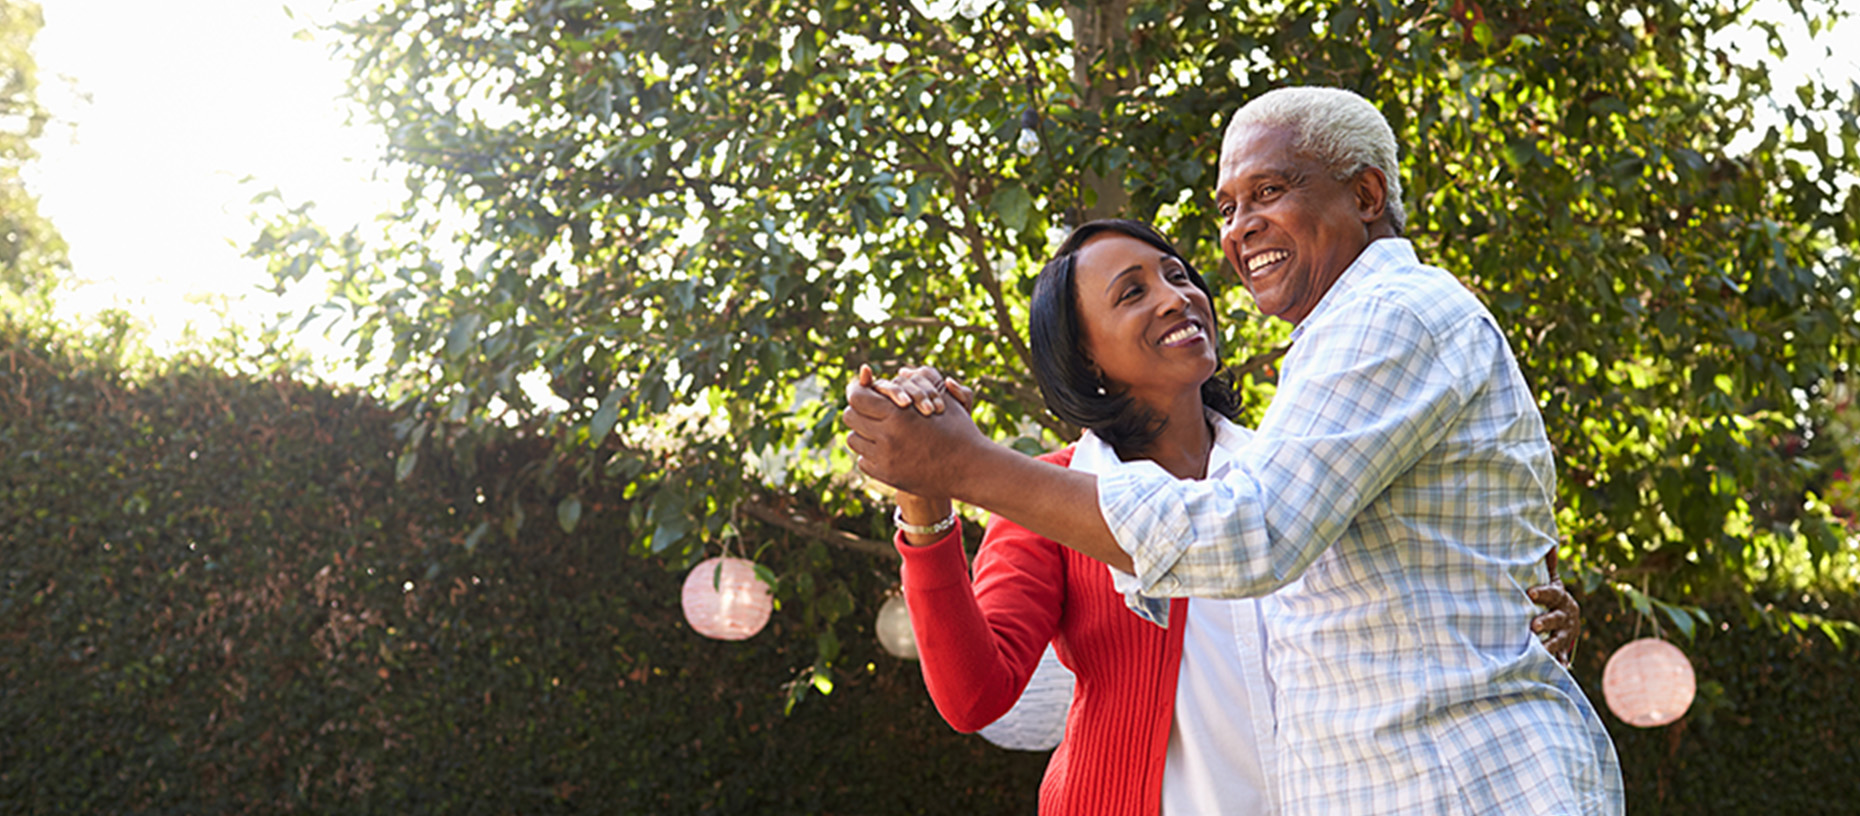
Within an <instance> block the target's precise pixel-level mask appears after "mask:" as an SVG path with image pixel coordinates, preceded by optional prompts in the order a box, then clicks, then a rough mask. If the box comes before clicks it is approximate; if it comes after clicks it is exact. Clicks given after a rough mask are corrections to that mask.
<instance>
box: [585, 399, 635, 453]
mask: <svg viewBox="0 0 1860 816" xmlns="http://www.w3.org/2000/svg"><path fill="white" fill-rule="evenodd" d="M626 393H627V392H626V389H622V388H615V389H613V390H612V391H608V392H607V396H605V397H602V398H601V405H600V407H599V408H598V409H596V410H595V412H594V416H593V417H592V418H590V419H589V420H588V446H589V447H594V448H598V447H600V445H601V442H603V441H605V440H606V439H607V434H608V433H610V432H611V431H613V429H614V423H616V422H618V421H619V418H620V401H621V400H622V399H623V398H625V397H626Z"/></svg>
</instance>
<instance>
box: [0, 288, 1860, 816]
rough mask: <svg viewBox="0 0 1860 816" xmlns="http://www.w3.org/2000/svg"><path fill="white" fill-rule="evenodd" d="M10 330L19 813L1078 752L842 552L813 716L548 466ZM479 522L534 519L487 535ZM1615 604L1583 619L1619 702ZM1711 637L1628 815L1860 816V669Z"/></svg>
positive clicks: (536, 793)
mask: <svg viewBox="0 0 1860 816" xmlns="http://www.w3.org/2000/svg"><path fill="white" fill-rule="evenodd" d="M0 331H4V332H5V336H4V337H0V341H3V342H0V402H4V407H3V408H0V453H3V454H4V455H3V457H0V564H3V566H0V579H3V580H4V586H3V587H0V811H5V812H7V813H64V812H95V813H190V814H191V813H273V812H316V813H375V812H380V813H449V814H450V813H466V814H471V813H500V814H501V813H524V814H535V813H569V812H599V813H640V814H647V813H652V814H658V813H719V814H725V813H839V814H906V813H951V814H957V813H960V814H968V813H1031V812H1033V810H1034V806H1035V798H1036V794H1037V786H1038V781H1039V778H1040V774H1041V770H1042V769H1043V767H1044V765H1045V761H1046V756H1045V755H1044V754H1027V753H1015V752H1008V751H1003V750H1000V749H997V748H995V747H993V746H991V745H989V744H988V743H986V742H985V741H983V740H981V739H979V738H976V737H971V736H962V735H958V734H955V733H953V732H952V731H951V730H950V729H949V728H948V726H946V725H945V724H944V723H943V722H942V721H941V719H940V718H938V717H937V715H936V713H935V711H934V710H933V709H932V707H931V706H930V704H929V701H928V699H927V697H926V695H925V692H924V688H923V682H922V679H921V677H920V675H919V674H918V670H917V667H916V665H915V664H913V663H907V662H904V661H899V660H896V659H894V658H891V657H890V656H888V655H885V654H884V653H883V652H882V651H881V650H880V649H879V648H878V646H877V644H876V642H875V638H874V637H873V634H872V632H871V621H872V619H873V616H874V615H875V614H876V609H877V605H878V604H879V603H880V602H881V601H882V599H883V596H884V591H885V589H886V588H887V587H888V586H889V585H890V584H891V583H892V582H893V581H894V580H895V570H896V568H895V563H894V562H891V561H888V560H885V559H882V558H876V557H869V556H859V555H853V554H850V553H838V554H835V557H833V558H832V559H830V560H831V561H832V563H833V564H836V565H837V566H835V567H832V568H831V571H830V572H829V573H827V574H829V575H831V576H832V580H834V581H839V582H843V584H844V585H845V587H846V588H848V589H849V590H850V595H851V597H853V598H855V599H857V600H856V604H857V606H856V608H855V609H854V610H853V611H852V612H851V613H850V614H848V615H847V616H845V617H844V618H843V619H842V622H841V623H840V624H839V626H838V627H837V630H836V634H837V636H838V637H839V638H840V640H841V642H842V644H841V653H840V654H841V657H840V662H839V664H838V670H837V672H836V675H835V678H836V683H837V685H836V687H835V689H834V691H833V693H832V694H830V695H827V696H819V695H812V696H809V697H808V698H806V699H805V700H804V701H803V702H802V703H801V704H800V705H799V706H797V707H796V708H795V709H794V710H793V712H792V714H784V712H783V709H784V705H785V703H786V701H787V699H788V693H787V690H786V688H785V685H786V684H787V683H788V682H791V681H792V680H793V679H794V678H796V677H798V676H800V675H799V672H800V671H801V670H803V669H805V667H806V666H807V665H808V664H810V663H811V662H812V661H813V659H814V655H815V654H816V653H817V649H816V642H815V638H816V637H817V636H818V634H817V632H815V631H814V630H813V629H812V628H810V627H808V626H805V625H804V624H803V622H802V621H801V620H800V617H801V616H800V615H799V613H798V611H797V608H796V607H797V604H794V603H791V604H790V606H789V608H788V609H786V610H784V611H780V612H777V614H776V616H775V618H774V620H773V622H772V623H771V625H770V627H769V628H768V629H767V630H765V631H764V632H763V633H762V634H760V635H758V636H756V637H755V638H753V639H751V640H749V641H745V642H741V643H721V642H715V641H710V640H706V639H704V638H702V637H699V636H697V635H695V634H694V633H692V632H691V631H690V630H689V629H688V628H687V627H686V626H685V624H684V622H683V617H682V615H681V613H680V611H679V609H678V590H679V585H680V582H681V579H682V570H683V565H682V564H668V563H661V562H656V561H651V560H644V559H641V558H638V557H635V556H632V555H628V554H627V549H628V548H627V543H628V541H629V540H630V539H629V538H628V534H627V532H626V530H625V523H626V520H627V518H628V512H627V508H626V507H625V506H624V505H623V504H622V503H620V502H618V501H617V500H611V501H609V502H606V503H596V504H594V505H593V506H591V507H590V508H588V510H587V512H586V514H585V515H584V517H583V519H582V521H581V525H580V527H579V529H578V530H577V532H576V533H575V534H573V535H566V534H564V533H562V531H561V530H560V529H559V528H558V527H557V526H556V525H554V524H553V523H548V522H549V521H550V520H552V517H551V515H550V508H553V507H554V502H555V500H556V499H557V498H558V497H556V496H545V495H522V496H504V495H501V494H498V493H497V492H496V490H495V489H494V487H495V485H496V484H497V483H498V482H497V481H496V477H497V475H498V474H500V473H510V472H514V470H515V469H518V468H523V467H526V466H530V465H532V464H533V463H535V462H537V461H538V460H539V459H540V458H541V457H543V456H544V455H546V447H545V446H543V445H541V444H539V443H537V442H536V441H535V440H533V439H522V438H512V439H510V440H508V441H507V443H506V444H504V445H503V446H502V447H501V448H499V449H496V450H493V451H489V452H485V453H481V454H480V455H479V456H478V469H477V474H478V475H477V476H475V477H473V478H472V479H466V478H464V477H461V476H459V475H458V474H456V473H452V472H450V471H448V470H447V469H446V466H445V463H444V461H443V460H444V459H445V457H443V456H428V457H425V458H424V459H423V461H422V464H421V468H422V469H421V471H420V472H419V473H418V474H417V475H416V476H415V478H413V479H409V480H406V481H401V482H397V481H396V480H395V474H394V470H395V467H394V464H395V463H394V458H393V457H394V455H395V453H396V452H397V451H398V443H397V441H396V437H395V433H394V423H395V422H396V420H397V419H399V418H398V417H397V416H396V415H394V414H393V413H392V412H390V411H388V410H386V409H384V408H382V407H380V406H378V405H376V404H374V403H373V402H371V401H369V400H367V399H365V398H361V397H357V396H355V395H353V394H346V393H340V392H336V391H332V390H330V389H326V388H321V387H312V386H307V385H303V384H300V383H296V382H290V381H285V380H253V379H247V378H240V377H235V376H228V375H224V374H220V373H217V372H215V371H213V370H211V369H208V368H205V367H191V368H190V367H187V366H177V367H176V368H175V370H173V371H170V372H167V373H163V374H160V375H157V376H151V377H149V378H146V379H145V380H143V381H141V382H140V383H130V382H129V381H127V380H126V379H125V378H124V376H123V375H122V374H121V373H120V372H118V371H115V370H112V368H111V367H110V366H109V365H107V364H99V363H96V362H93V361H90V360H88V359H87V358H86V357H84V356H83V355H81V354H77V353H75V352H72V351H71V350H69V349H67V348H65V347H63V346H61V345H60V344H59V343H58V342H57V341H55V340H52V339H49V338H47V337H45V336H42V335H35V334H33V333H31V332H28V331H23V330H21V329H18V328H13V327H6V326H4V325H0ZM487 485H490V487H487ZM571 487H573V488H575V489H579V490H581V491H582V493H583V495H603V494H604V495H609V496H618V495H619V491H618V489H617V486H606V488H604V489H603V490H589V489H588V486H586V485H572V486H571V485H564V493H565V494H566V492H568V490H569V489H570V488H571ZM481 496H486V497H487V499H486V500H487V501H489V502H508V501H513V500H514V501H522V502H524V503H526V506H529V507H530V508H531V510H530V517H531V518H532V522H531V523H529V524H527V525H525V526H524V527H523V528H522V529H521V530H519V531H518V534H517V535H516V536H514V537H507V536H504V535H502V534H500V533H493V534H491V535H489V536H486V537H484V538H482V539H481V540H479V541H477V542H468V540H467V539H468V536H469V533H470V531H471V530H472V529H473V528H474V527H475V526H476V524H477V515H476V513H477V508H478V506H479V501H480V497H481ZM758 534H768V535H774V534H775V533H774V532H773V531H762V532H759V533H758ZM471 543H475V546H468V544H471ZM821 546H822V545H819V544H808V543H806V542H802V541H794V540H784V541H782V542H781V546H777V547H772V548H770V549H769V550H768V552H767V553H765V555H764V556H763V560H764V562H765V563H768V564H769V565H770V566H771V567H773V568H774V569H775V570H776V571H777V572H782V571H783V569H784V565H789V566H793V565H796V564H797V563H798V562H796V561H795V559H810V560H812V561H814V562H815V563H824V562H825V561H826V560H827V559H825V558H824V554H823V553H822V552H821V551H820V549H819V548H820V547H821ZM1617 607H1618V604H1617V603H1616V602H1615V601H1614V600H1613V599H1610V598H1601V597H1591V598H1588V599H1586V601H1585V608H1586V609H1587V611H1588V616H1589V623H1590V627H1589V634H1588V636H1587V638H1586V639H1585V643H1584V645H1583V647H1582V649H1581V652H1580V653H1579V655H1578V664H1577V671H1578V675H1579V676H1580V677H1582V678H1583V679H1584V680H1585V682H1587V683H1588V684H1589V686H1590V690H1591V694H1592V695H1593V696H1594V699H1596V700H1597V702H1598V704H1599V702H1600V699H1601V698H1600V689H1599V677H1600V673H1601V661H1602V660H1603V659H1604V657H1605V656H1606V653H1607V650H1608V649H1610V648H1612V647H1613V646H1614V645H1615V644H1617V643H1619V642H1622V641H1624V640H1626V639H1627V638H1628V637H1629V636H1630V635H1631V634H1632V630H1633V620H1632V618H1631V615H1630V616H1623V615H1621V614H1620V613H1618V612H1615V611H1613V610H1615V609H1616V608H1617ZM1708 608H1711V607H1708ZM1711 610H1712V612H1713V613H1714V615H1715V617H1716V618H1717V619H1719V620H1728V621H1729V622H1730V625H1729V627H1728V628H1725V629H1716V628H1714V629H1712V630H1710V631H1707V632H1705V633H1703V634H1701V636H1700V640H1699V642H1698V643H1697V644H1682V645H1683V646H1685V648H1686V649H1687V651H1688V652H1689V653H1690V654H1691V655H1692V656H1693V658H1694V663H1695V665H1696V666H1698V667H1699V668H1700V672H1701V679H1702V680H1703V681H1704V682H1705V693H1704V694H1703V695H1702V697H1701V702H1700V704H1699V705H1698V706H1696V707H1695V708H1694V711H1693V713H1692V714H1691V715H1689V716H1688V717H1687V718H1686V719H1685V720H1682V721H1681V723H1680V724H1678V725H1675V726H1672V727H1669V728H1663V729H1654V730H1651V731H1641V730H1639V729H1633V728H1629V727H1626V726H1621V725H1620V724H1619V723H1616V722H1614V721H1613V719H1612V717H1609V718H1608V719H1609V722H1610V727H1611V728H1613V729H1614V730H1615V735H1616V740H1617V743H1618V745H1619V746H1620V748H1621V753H1622V758H1623V765H1624V766H1625V768H1626V769H1627V778H1628V783H1629V787H1630V800H1631V801H1630V812H1633V813H1635V814H1637V816H1639V815H1640V814H1691V813H1725V814H1745V813H1792V814H1803V813H1852V812H1856V811H1857V810H1860V767H1856V764H1855V763H1856V757H1857V756H1860V736H1857V734H1860V729H1856V728H1854V727H1853V726H1854V725H1855V724H1856V723H1860V716H1856V715H1857V714H1860V696H1857V695H1860V691H1856V686H1857V685H1860V684H1856V683H1855V682H1853V681H1854V678H1856V677H1860V672H1856V668H1857V667H1856V665H1855V655H1854V653H1853V652H1852V651H1841V650H1838V649H1835V648H1833V647H1832V646H1831V644H1829V643H1828V642H1827V641H1826V640H1825V639H1822V637H1821V636H1820V635H1814V636H1808V635H1803V634H1800V633H1796V634H1789V635H1779V634H1777V633H1776V632H1774V631H1773V630H1770V629H1766V628H1762V627H1756V626H1752V625H1750V624H1749V623H1747V622H1746V621H1745V618H1744V616H1743V615H1742V614H1741V610H1738V609H1735V608H1711ZM849 622H850V623H849Z"/></svg>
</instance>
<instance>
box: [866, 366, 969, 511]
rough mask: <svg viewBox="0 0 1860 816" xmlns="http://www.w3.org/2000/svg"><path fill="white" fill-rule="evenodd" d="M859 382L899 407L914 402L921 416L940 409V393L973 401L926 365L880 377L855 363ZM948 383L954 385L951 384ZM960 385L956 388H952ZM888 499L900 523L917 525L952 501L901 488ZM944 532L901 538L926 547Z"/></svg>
mask: <svg viewBox="0 0 1860 816" xmlns="http://www.w3.org/2000/svg"><path fill="white" fill-rule="evenodd" d="M859 384H860V385H864V386H869V387H871V388H873V389H874V390H876V391H878V392H879V393H880V394H884V395H885V397H886V398H888V399H890V400H891V401H892V403H893V404H895V405H897V406H898V407H899V408H902V409H907V410H908V409H910V408H911V407H912V406H916V407H917V410H918V411H919V412H921V413H923V414H924V415H925V416H929V415H931V414H939V413H942V412H943V394H944V393H945V389H948V391H947V393H949V394H950V395H951V396H954V397H955V398H956V399H957V400H958V401H959V402H960V403H961V404H962V407H963V408H965V409H966V408H968V407H970V406H971V405H973V404H974V394H972V393H971V392H970V391H969V389H967V388H962V387H961V386H960V385H955V384H954V383H952V382H950V381H949V380H945V379H944V378H943V375H941V374H938V373H937V370H936V369H934V368H931V367H929V366H923V367H921V368H913V367H910V366H906V367H904V368H903V369H902V370H900V371H899V372H898V377H897V379H896V380H880V379H877V378H875V377H873V375H872V369H871V367H870V366H860V367H859ZM951 386H954V387H953V388H952V387H951ZM957 388H960V389H961V390H960V391H957V390H955V389H957ZM892 501H894V502H896V503H897V505H898V516H899V517H900V518H902V519H904V523H906V524H913V525H916V526H919V527H929V526H932V525H935V524H937V523H939V522H941V521H943V520H944V519H947V518H949V517H950V514H951V513H953V512H954V509H953V505H952V504H951V502H950V500H949V497H947V496H920V495H917V494H916V493H910V492H906V491H903V490H900V491H898V492H897V493H895V494H893V496H892ZM946 535H948V534H947V533H933V534H928V535H925V534H920V533H905V534H904V541H905V543H907V544H910V545H911V546H913V547H927V546H929V545H931V544H935V543H937V542H938V541H941V540H942V539H943V537H944V536H946Z"/></svg>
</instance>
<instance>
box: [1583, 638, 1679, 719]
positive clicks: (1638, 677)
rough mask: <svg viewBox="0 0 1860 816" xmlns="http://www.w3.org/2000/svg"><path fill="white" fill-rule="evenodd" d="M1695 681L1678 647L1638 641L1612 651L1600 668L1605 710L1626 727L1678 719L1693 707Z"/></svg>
mask: <svg viewBox="0 0 1860 816" xmlns="http://www.w3.org/2000/svg"><path fill="white" fill-rule="evenodd" d="M1697 691H1698V681H1697V679H1696V678H1695V677H1693V675H1692V661H1690V660H1687V659H1686V654H1685V652H1681V651H1679V647H1677V646H1674V645H1673V644H1671V643H1667V642H1666V641H1664V640H1661V639H1659V638H1641V639H1640V640H1636V641H1633V642H1631V643H1628V644H1626V645H1624V646H1622V647H1621V648H1619V649H1616V650H1615V653H1614V654H1613V655H1610V656H1609V658H1608V665H1607V666H1606V667H1604V668H1603V669H1602V697H1603V698H1604V699H1606V700H1607V701H1608V710H1610V711H1613V712H1614V713H1615V716H1616V717H1620V718H1621V721H1622V722H1625V723H1627V724H1628V725H1637V726H1640V727H1641V728H1652V727H1654V726H1657V725H1665V724H1667V723H1670V722H1672V721H1674V720H1677V719H1679V716H1680V715H1681V714H1684V713H1686V709H1688V708H1690V707H1692V695H1693V694H1695V693H1697Z"/></svg>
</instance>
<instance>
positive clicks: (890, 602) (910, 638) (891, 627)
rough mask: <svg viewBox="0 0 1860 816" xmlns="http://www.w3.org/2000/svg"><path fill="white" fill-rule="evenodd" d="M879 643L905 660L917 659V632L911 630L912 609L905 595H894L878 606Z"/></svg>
mask: <svg viewBox="0 0 1860 816" xmlns="http://www.w3.org/2000/svg"><path fill="white" fill-rule="evenodd" d="M875 628H877V629H878V645H880V646H883V647H885V651H887V652H890V653H892V655H894V656H896V657H902V658H904V659H905V660H916V659H917V633H916V632H913V631H911V610H910V607H908V606H905V604H904V596H902V595H893V596H891V597H889V598H886V599H885V603H884V605H883V606H880V607H879V608H878V624H877V626H876V627H875Z"/></svg>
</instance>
